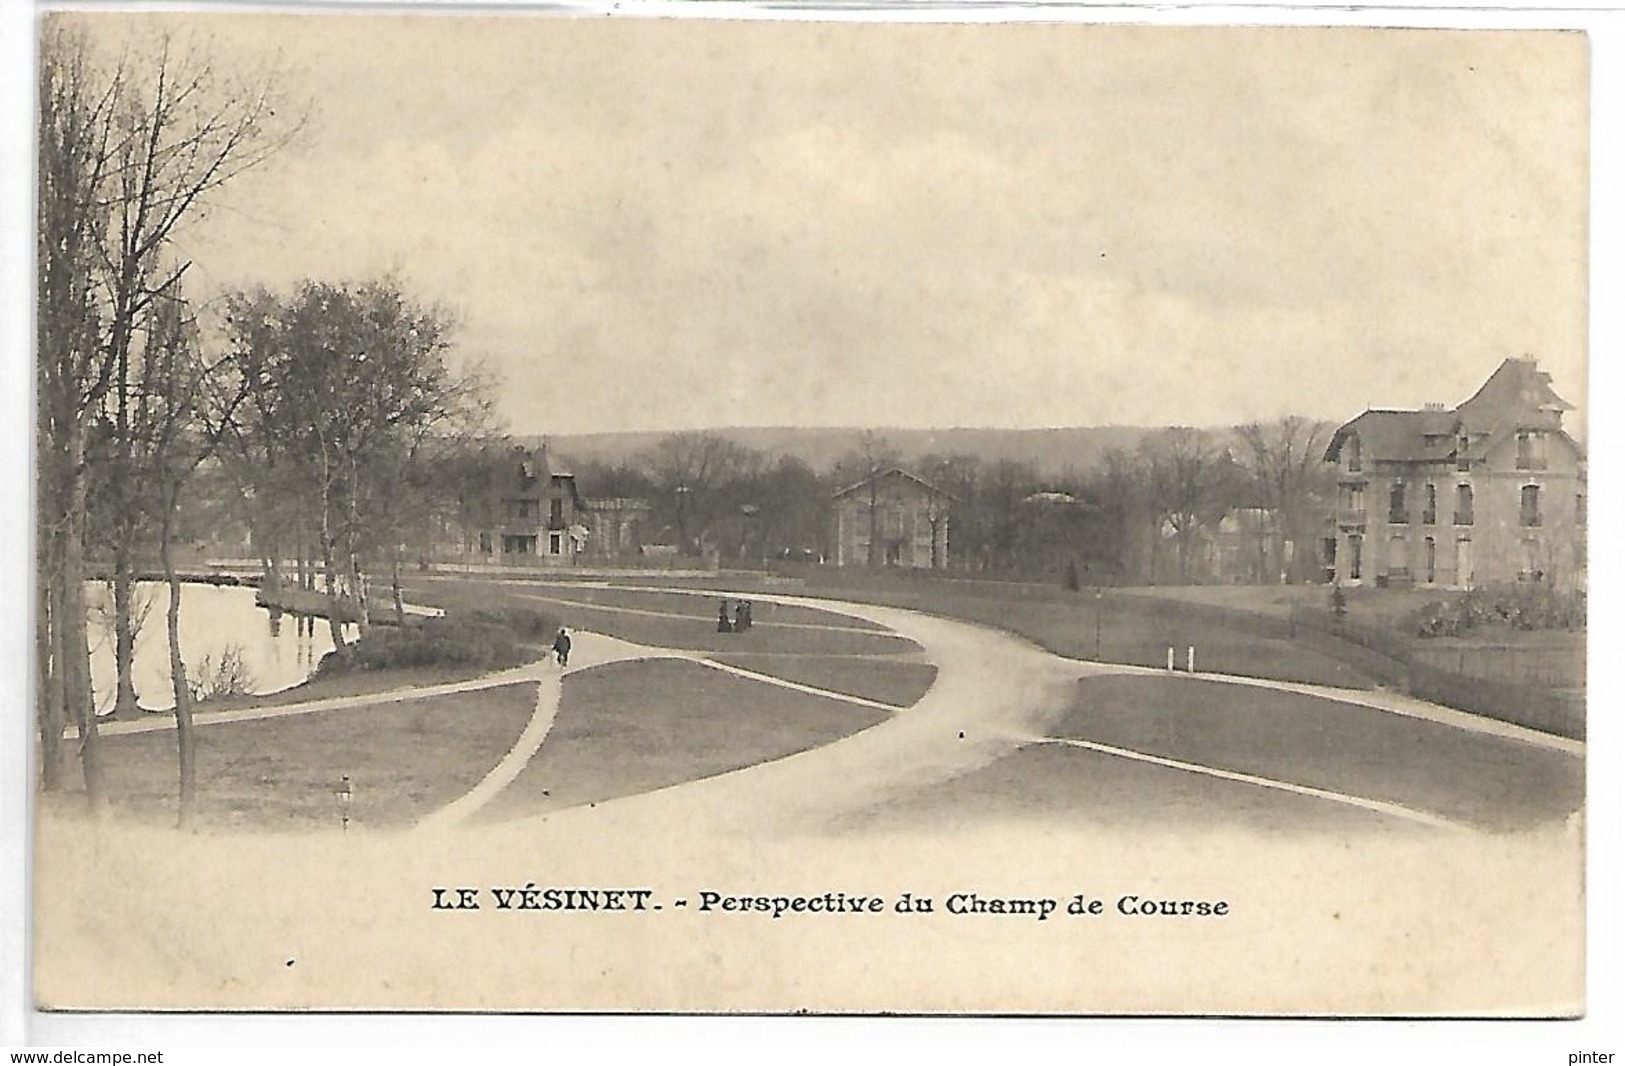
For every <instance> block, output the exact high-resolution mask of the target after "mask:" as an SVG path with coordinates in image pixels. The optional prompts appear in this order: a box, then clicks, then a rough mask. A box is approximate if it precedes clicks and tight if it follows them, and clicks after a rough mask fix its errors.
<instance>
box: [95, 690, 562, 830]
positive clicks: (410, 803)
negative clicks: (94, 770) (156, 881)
mask: <svg viewBox="0 0 1625 1066" xmlns="http://www.w3.org/2000/svg"><path fill="white" fill-rule="evenodd" d="M535 706H536V686H535V685H534V684H531V683H520V684H513V685H504V686H502V687H500V688H491V689H484V690H481V691H478V692H470V693H462V694H458V695H452V696H437V697H434V698H432V699H421V700H414V701H412V702H410V703H402V704H393V705H389V706H384V707H360V708H354V709H348V710H336V711H315V712H311V713H309V714H297V715H290V716H288V717H285V718H272V719H265V720H262V721H249V722H231V723H218V724H213V725H206V726H202V727H200V728H199V729H198V731H197V739H198V751H197V781H198V821H199V822H200V824H202V825H205V826H212V827H226V828H232V829H311V828H323V829H334V830H336V829H337V828H338V827H339V812H338V805H337V800H336V799H335V797H334V791H335V790H336V789H337V787H338V784H339V780H340V778H342V777H344V776H345V775H348V776H349V778H350V782H351V788H352V790H353V794H354V799H353V801H352V804H351V810H350V818H351V823H352V825H353V826H354V827H355V828H357V829H392V828H400V827H404V826H407V825H410V824H412V823H413V822H415V821H416V820H418V819H419V818H422V817H423V816H425V815H427V814H429V813H430V812H431V811H433V810H435V809H436V808H437V807H440V806H442V805H444V804H446V803H449V802H451V801H452V800H454V799H456V798H457V797H458V796H460V795H462V794H463V793H464V792H467V791H468V790H469V789H471V788H473V787H474V785H476V784H478V783H479V781H480V779H481V778H483V777H484V776H485V774H486V773H487V772H488V771H489V770H490V769H491V767H493V766H494V765H496V763H497V761H498V760H500V759H501V758H502V756H503V755H504V754H506V753H507V751H508V749H509V748H510V747H512V746H513V742H514V741H515V740H516V739H518V737H519V734H520V732H521V731H522V730H523V729H524V727H525V723H526V722H527V721H529V720H530V717H531V713H532V712H533V710H534V709H535ZM102 744H103V751H104V753H105V758H106V762H107V787H108V794H109V796H110V797H111V798H112V804H113V807H114V810H115V811H116V812H118V813H119V814H120V815H123V816H128V817H131V818H135V819H140V820H146V821H151V822H154V823H157V824H173V822H174V818H175V802H176V800H175V796H176V784H175V773H176V770H175V734H174V733H173V732H172V731H168V730H164V731H161V732H155V733H137V734H130V735H125V736H111V737H105V738H103V740H102Z"/></svg>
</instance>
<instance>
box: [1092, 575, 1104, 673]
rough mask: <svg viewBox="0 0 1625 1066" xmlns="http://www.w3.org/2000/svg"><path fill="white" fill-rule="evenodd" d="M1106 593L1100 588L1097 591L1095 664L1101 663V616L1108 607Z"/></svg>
mask: <svg viewBox="0 0 1625 1066" xmlns="http://www.w3.org/2000/svg"><path fill="white" fill-rule="evenodd" d="M1105 600H1106V593H1105V591H1104V590H1102V589H1100V588H1096V589H1095V662H1097V663H1098V662H1099V661H1100V616H1101V614H1102V612H1104V610H1105V607H1106V603H1105Z"/></svg>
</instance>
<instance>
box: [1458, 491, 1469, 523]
mask: <svg viewBox="0 0 1625 1066" xmlns="http://www.w3.org/2000/svg"><path fill="white" fill-rule="evenodd" d="M1472 524H1473V487H1472V486H1471V485H1457V486H1456V525H1458V526H1470V525H1472Z"/></svg>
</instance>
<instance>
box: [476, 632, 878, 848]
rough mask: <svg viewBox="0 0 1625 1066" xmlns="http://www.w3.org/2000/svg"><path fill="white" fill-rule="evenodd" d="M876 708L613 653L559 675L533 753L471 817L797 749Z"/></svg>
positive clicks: (655, 783)
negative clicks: (555, 702) (554, 702)
mask: <svg viewBox="0 0 1625 1066" xmlns="http://www.w3.org/2000/svg"><path fill="white" fill-rule="evenodd" d="M884 717H885V714H884V712H881V711H875V710H870V709H868V708H865V707H855V706H853V705H851V704H847V703H840V702H838V701H835V700H829V699H824V698H822V697H819V696H812V695H807V694H804V693H800V692H793V691H790V690H787V689H782V688H778V687H776V686H773V685H768V684H764V683H761V682H756V681H748V680H745V679H743V678H739V677H732V676H729V675H727V674H724V673H721V672H719V671H716V670H712V669H709V668H707V667H704V666H700V665H697V664H695V663H688V662H681V661H678V660H670V659H666V660H651V661H642V662H631V663H616V664H612V665H609V666H602V667H599V668H597V669H595V670H590V671H587V672H584V673H580V674H574V675H571V676H568V677H566V678H565V681H564V699H563V703H562V705H561V706H560V708H559V715H558V718H557V719H556V720H555V721H554V723H553V728H552V730H551V732H549V733H548V736H547V740H546V742H545V743H544V744H543V745H542V747H541V750H540V751H539V752H538V753H537V755H536V758H534V759H532V760H531V762H530V764H529V765H528V766H527V767H525V769H524V771H523V772H522V773H520V775H519V777H518V778H517V779H515V780H514V781H513V782H512V783H511V784H509V785H508V787H507V788H505V789H503V790H502V792H501V793H499V794H498V795H497V796H496V797H495V798H494V799H493V800H492V801H491V803H490V804H489V805H488V806H487V807H486V808H485V809H484V810H482V811H481V812H480V814H479V815H477V816H476V817H477V818H478V819H480V820H486V821H497V820H504V819H509V818H518V817H527V816H530V815H536V814H542V813H545V812H547V811H548V810H554V809H558V808H560V807H569V806H575V805H577V804H581V803H592V802H598V801H600V800H606V799H610V798H612V797H615V796H628V795H634V794H636V793H640V792H648V791H650V790H652V789H656V788H662V787H664V786H666V785H675V784H679V783H681V782H684V781H694V780H698V779H700V778H704V777H711V776H714V775H716V774H720V773H724V772H726V771H728V770H736V769H739V768H740V767H744V766H751V765H754V764H756V763H760V762H765V761H767V760H769V759H776V758H779V757H781V756H785V755H790V754H792V753H794V752H798V751H806V750H807V749H809V748H815V747H818V746H819V745H822V744H827V743H829V742H830V741H832V740H837V739H839V738H841V737H843V736H846V735H848V734H850V733H855V732H857V731H858V730H860V729H865V728H867V727H869V726H871V725H874V724H875V723H876V722H879V721H880V720H881V719H882V718H884Z"/></svg>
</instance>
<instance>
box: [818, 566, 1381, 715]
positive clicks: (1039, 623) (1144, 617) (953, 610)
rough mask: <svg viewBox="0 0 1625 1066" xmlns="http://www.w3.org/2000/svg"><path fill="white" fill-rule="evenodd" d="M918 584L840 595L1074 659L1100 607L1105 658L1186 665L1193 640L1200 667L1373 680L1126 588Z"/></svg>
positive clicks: (1357, 684) (1090, 649) (1091, 633)
mask: <svg viewBox="0 0 1625 1066" xmlns="http://www.w3.org/2000/svg"><path fill="white" fill-rule="evenodd" d="M919 585H920V587H919V588H917V589H909V590H894V591H882V590H874V591H867V592H865V591H859V590H843V591H842V592H841V593H839V595H850V596H852V598H854V599H861V600H863V601H864V602H869V603H878V604H884V605H887V606H893V607H907V608H910V609H913V610H918V611H925V612H927V613H930V614H939V615H945V616H947V617H949V618H961V619H964V620H966V621H971V622H980V623H982V624H984V625H991V626H997V627H998V628H1000V629H1007V630H1009V631H1011V632H1013V633H1018V634H1020V635H1021V636H1024V637H1026V638H1027V639H1029V640H1032V641H1035V642H1036V643H1038V644H1040V645H1042V646H1043V647H1045V648H1048V649H1049V650H1050V651H1053V652H1055V653H1056V654H1058V655H1065V656H1068V657H1071V658H1075V659H1094V658H1096V654H1095V652H1096V644H1095V633H1096V616H1097V607H1098V613H1099V633H1100V644H1099V652H1100V654H1099V658H1101V659H1103V660H1105V661H1107V662H1119V663H1132V664H1135V665H1138V666H1162V665H1164V663H1165V662H1166V659H1167V649H1168V647H1169V646H1170V645H1172V646H1173V647H1175V648H1176V649H1178V650H1177V652H1176V654H1177V656H1178V658H1179V662H1180V664H1181V665H1183V664H1184V662H1185V649H1186V648H1187V647H1190V646H1192V645H1194V646H1195V647H1196V667H1197V669H1198V670H1211V671H1214V672H1218V673H1228V674H1239V675H1241V676H1244V677H1268V678H1277V679H1280V680H1285V681H1303V682H1307V683H1310V684H1318V685H1336V686H1339V687H1343V688H1370V687H1372V685H1373V684H1374V683H1375V682H1374V680H1373V679H1372V678H1371V677H1370V675H1368V674H1366V673H1364V672H1362V671H1360V670H1359V669H1357V668H1355V667H1354V666H1351V665H1349V664H1348V663H1345V662H1342V661H1340V660H1338V659H1335V658H1333V657H1331V656H1330V655H1326V654H1323V653H1321V652H1318V651H1315V650H1314V649H1312V648H1308V647H1304V646H1303V645H1302V644H1300V643H1295V642H1293V641H1290V640H1279V639H1273V638H1270V637H1264V636H1260V635H1258V634H1254V633H1248V632H1244V631H1239V630H1232V629H1225V628H1223V627H1217V626H1215V625H1214V624H1213V623H1212V622H1211V621H1209V620H1206V619H1199V618H1190V619H1185V618H1180V617H1178V616H1172V615H1163V616H1157V615H1149V614H1145V613H1141V612H1137V611H1134V610H1132V609H1131V608H1132V606H1133V604H1132V603H1131V602H1130V601H1128V600H1126V599H1125V598H1122V597H1123V594H1121V593H1115V592H1113V593H1108V594H1107V595H1106V596H1105V597H1104V598H1103V599H1101V600H1099V601H1096V600H1095V598H1094V597H1093V595H1091V594H1089V593H1086V592H1085V593H1074V594H1072V595H1071V596H1066V595H1064V594H1059V590H1057V593H1058V594H1057V595H1056V596H1054V597H1049V596H1045V597H1043V598H1037V597H1033V598H1026V597H1022V598H1012V599H1000V598H997V597H996V596H993V595H989V594H987V592H986V591H984V590H982V589H978V590H977V591H975V592H966V591H956V590H955V589H954V587H953V586H952V585H951V584H950V583H948V582H945V581H944V582H932V583H927V582H923V581H922V582H920V583H919ZM832 594H835V593H832Z"/></svg>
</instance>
